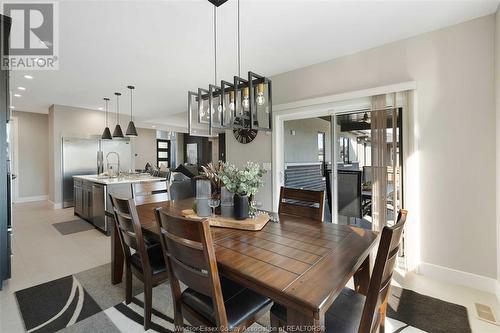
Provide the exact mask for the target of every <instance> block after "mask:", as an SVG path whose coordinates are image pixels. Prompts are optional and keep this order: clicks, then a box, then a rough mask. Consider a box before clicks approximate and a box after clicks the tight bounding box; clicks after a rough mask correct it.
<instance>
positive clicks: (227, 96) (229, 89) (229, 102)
mask: <svg viewBox="0 0 500 333" xmlns="http://www.w3.org/2000/svg"><path fill="white" fill-rule="evenodd" d="M220 86H221V94H222V98H221V105H222V117H221V127H222V128H226V129H231V128H232V126H233V117H234V110H235V108H236V101H235V97H234V84H232V83H230V82H227V81H224V80H222V81H221V85H220Z"/></svg>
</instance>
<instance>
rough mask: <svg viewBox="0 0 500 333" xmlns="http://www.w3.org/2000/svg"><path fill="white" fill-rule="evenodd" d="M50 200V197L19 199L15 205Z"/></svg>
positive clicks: (40, 196)
mask: <svg viewBox="0 0 500 333" xmlns="http://www.w3.org/2000/svg"><path fill="white" fill-rule="evenodd" d="M48 199H49V196H48V195H38V196H33V197H19V198H17V199H16V201H15V203H24V202H34V201H46V200H48Z"/></svg>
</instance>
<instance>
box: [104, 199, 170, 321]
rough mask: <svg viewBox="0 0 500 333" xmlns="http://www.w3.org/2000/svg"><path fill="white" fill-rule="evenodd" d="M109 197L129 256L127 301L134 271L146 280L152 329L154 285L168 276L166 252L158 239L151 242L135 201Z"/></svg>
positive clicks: (146, 305)
mask: <svg viewBox="0 0 500 333" xmlns="http://www.w3.org/2000/svg"><path fill="white" fill-rule="evenodd" d="M109 196H110V198H111V204H112V206H113V212H114V215H115V228H117V230H118V237H119V240H120V244H121V246H122V250H123V253H124V257H125V303H126V304H129V303H130V302H131V301H132V273H133V274H134V275H135V276H136V277H137V278H138V279H139V280H141V281H142V282H143V283H144V330H148V329H149V328H150V325H151V312H152V296H153V287H154V286H156V285H158V284H160V283H162V282H164V281H166V280H167V278H168V272H167V266H166V263H165V258H164V257H163V253H162V252H163V251H162V248H161V245H160V244H159V243H158V242H157V243H153V244H151V243H149V242H148V240H147V238H145V237H144V236H143V230H142V227H141V224H140V222H139V217H138V215H137V209H136V206H135V203H134V200H133V199H119V198H116V197H114V196H113V195H111V194H110V195H109ZM132 250H134V253H132Z"/></svg>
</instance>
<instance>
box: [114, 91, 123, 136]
mask: <svg viewBox="0 0 500 333" xmlns="http://www.w3.org/2000/svg"><path fill="white" fill-rule="evenodd" d="M115 95H116V127H115V130H114V131H113V138H123V132H122V127H121V126H120V103H119V98H120V96H121V94H120V93H119V92H115Z"/></svg>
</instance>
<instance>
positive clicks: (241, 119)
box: [188, 0, 272, 136]
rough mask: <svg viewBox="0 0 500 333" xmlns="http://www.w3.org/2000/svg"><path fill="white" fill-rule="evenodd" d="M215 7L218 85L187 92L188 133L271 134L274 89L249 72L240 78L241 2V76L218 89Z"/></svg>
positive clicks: (215, 0) (220, 0)
mask: <svg viewBox="0 0 500 333" xmlns="http://www.w3.org/2000/svg"><path fill="white" fill-rule="evenodd" d="M208 1H209V2H210V3H212V4H213V5H214V54H215V56H214V59H215V66H214V68H215V82H214V84H210V85H209V89H203V88H198V90H197V92H196V91H189V92H188V129H189V134H191V135H195V136H213V135H214V134H217V133H218V132H221V131H222V130H225V129H234V128H240V129H241V128H243V129H253V130H260V131H271V130H272V87H271V80H270V79H268V78H267V77H264V76H261V75H258V74H255V73H253V72H250V71H249V72H248V76H247V78H241V77H240V76H241V75H240V73H241V42H240V0H238V20H237V21H238V45H237V47H238V75H237V76H234V80H232V82H228V81H224V80H222V81H221V82H220V85H217V7H219V6H220V5H222V4H223V3H224V2H226V1H227V0H208Z"/></svg>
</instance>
